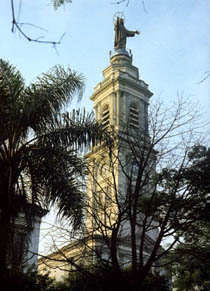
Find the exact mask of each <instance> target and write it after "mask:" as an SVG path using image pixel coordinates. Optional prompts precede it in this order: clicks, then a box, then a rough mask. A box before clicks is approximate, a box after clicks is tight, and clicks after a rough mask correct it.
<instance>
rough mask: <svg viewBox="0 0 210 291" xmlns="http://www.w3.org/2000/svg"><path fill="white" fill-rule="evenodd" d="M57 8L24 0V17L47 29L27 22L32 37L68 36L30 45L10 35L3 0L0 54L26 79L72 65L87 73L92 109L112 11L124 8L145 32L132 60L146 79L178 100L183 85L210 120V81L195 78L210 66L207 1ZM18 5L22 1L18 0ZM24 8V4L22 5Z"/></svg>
mask: <svg viewBox="0 0 210 291" xmlns="http://www.w3.org/2000/svg"><path fill="white" fill-rule="evenodd" d="M72 2H73V3H72V4H66V5H65V7H61V8H60V9H58V10H57V11H55V10H54V9H53V6H52V3H51V1H50V0H45V1H43V0H42V1H41V0H36V1H32V0H31V1H29V0H22V9H21V13H20V22H26V23H32V24H36V25H39V26H41V27H43V28H45V29H46V30H47V31H48V32H44V31H41V30H39V29H37V28H33V27H31V26H25V31H27V33H28V35H30V36H32V37H39V36H44V37H45V39H46V40H48V39H50V40H57V39H59V38H60V36H61V35H62V34H63V33H65V37H64V39H63V41H62V43H61V45H59V46H58V47H57V49H58V53H59V55H57V54H56V52H55V50H54V49H53V48H52V46H51V45H41V44H37V43H29V42H27V41H26V40H25V39H24V38H23V37H21V36H20V35H19V33H18V32H16V33H15V34H14V33H13V34H12V33H11V26H12V24H11V8H10V1H1V4H0V27H1V45H0V57H1V58H3V59H6V60H8V61H10V62H11V63H12V64H14V65H16V66H17V67H18V69H19V70H20V71H21V72H22V74H23V76H24V78H25V80H26V82H27V83H30V82H31V81H35V78H36V76H38V75H40V74H41V73H42V72H47V71H48V70H49V69H50V68H51V67H53V66H54V65H56V64H63V65H64V66H68V65H69V66H70V67H71V68H72V69H75V70H77V71H78V72H80V73H83V74H84V76H85V78H86V91H85V94H84V97H83V101H82V103H81V106H86V107H87V108H88V109H90V110H91V109H92V104H91V102H90V101H89V96H90V95H91V94H92V92H93V88H94V87H95V86H96V84H97V83H98V82H99V81H101V80H102V70H103V69H104V68H105V67H107V66H108V65H109V51H110V50H112V49H113V40H114V30H113V21H112V17H113V15H114V13H116V12H118V11H122V12H123V13H124V14H125V17H126V26H127V28H128V29H130V30H136V29H138V30H140V31H141V34H140V35H139V36H136V37H135V38H130V39H128V42H127V46H128V47H129V48H130V49H132V52H133V64H134V65H135V66H137V67H138V68H139V70H140V77H141V78H142V79H143V80H145V81H146V82H147V83H149V86H150V89H151V90H152V92H153V93H154V97H153V98H154V99H155V98H161V99H162V100H163V101H165V102H167V101H168V100H173V99H175V98H176V95H177V91H179V92H180V93H181V92H184V95H185V97H186V98H189V99H190V100H192V101H195V102H197V101H198V102H199V103H201V105H203V107H204V108H205V110H206V114H207V113H208V114H207V115H206V117H207V118H209V119H210V82H209V81H210V79H208V80H207V81H206V82H203V83H201V84H197V83H198V82H199V81H200V80H201V79H202V78H203V77H204V73H205V72H206V71H209V70H210V33H209V31H210V17H209V15H210V1H209V0H174V1H171V0H144V3H145V8H146V12H145V10H144V7H143V5H142V1H141V0H130V4H129V5H128V6H126V5H125V4H121V5H116V4H112V3H113V2H114V0H73V1H72ZM15 3H16V8H18V4H19V1H18V0H15ZM16 13H17V14H18V9H16Z"/></svg>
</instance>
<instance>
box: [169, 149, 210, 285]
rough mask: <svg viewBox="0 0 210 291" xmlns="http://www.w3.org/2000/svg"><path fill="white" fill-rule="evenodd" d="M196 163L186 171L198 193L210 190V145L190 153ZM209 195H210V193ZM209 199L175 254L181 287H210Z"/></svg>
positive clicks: (175, 272) (186, 175)
mask: <svg viewBox="0 0 210 291" xmlns="http://www.w3.org/2000/svg"><path fill="white" fill-rule="evenodd" d="M189 158H190V160H191V162H192V164H191V166H190V167H189V168H188V169H187V170H186V171H185V177H186V179H188V180H190V181H191V183H192V188H193V191H194V193H196V192H197V191H198V192H200V193H202V192H203V191H205V192H207V193H210V178H209V171H210V148H207V147H205V146H201V145H196V146H194V147H193V149H192V151H191V152H190V153H189ZM208 195H209V194H208ZM209 209H210V205H209V201H203V205H202V208H198V209H195V212H196V213H198V212H200V217H201V219H200V221H199V222H195V223H193V224H191V225H190V226H189V227H188V229H186V231H185V233H184V234H183V237H182V240H181V242H180V245H179V246H177V248H176V249H175V250H174V252H173V253H172V258H173V259H174V260H175V262H176V263H174V265H173V268H172V272H173V274H174V278H175V286H176V288H177V290H186V291H188V290H202V291H204V290H210V271H209V270H210V264H209V262H210V224H209Z"/></svg>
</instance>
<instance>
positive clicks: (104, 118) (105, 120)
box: [102, 105, 110, 128]
mask: <svg viewBox="0 0 210 291" xmlns="http://www.w3.org/2000/svg"><path fill="white" fill-rule="evenodd" d="M109 119H110V116H109V106H108V105H105V106H104V108H103V111H102V125H103V127H104V128H107V127H108V126H109Z"/></svg>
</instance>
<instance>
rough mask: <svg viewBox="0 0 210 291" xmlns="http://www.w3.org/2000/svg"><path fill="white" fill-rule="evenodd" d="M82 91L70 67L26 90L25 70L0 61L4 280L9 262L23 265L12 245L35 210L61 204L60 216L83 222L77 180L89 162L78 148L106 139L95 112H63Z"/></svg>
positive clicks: (0, 259)
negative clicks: (22, 217)
mask: <svg viewBox="0 0 210 291" xmlns="http://www.w3.org/2000/svg"><path fill="white" fill-rule="evenodd" d="M82 91H83V78H82V76H81V75H78V74H77V73H75V72H73V71H71V70H70V69H67V70H64V68H63V67H61V66H56V67H54V68H53V69H52V70H51V71H50V72H49V73H47V74H43V75H42V76H41V77H39V78H38V80H37V82H36V83H33V84H31V85H30V86H26V85H25V83H24V80H23V78H22V76H21V74H20V72H19V71H18V70H17V69H16V68H15V67H13V66H12V65H10V64H9V63H8V62H5V61H3V60H0V132H1V135H0V276H1V277H4V276H5V275H6V274H7V267H8V264H10V269H12V270H14V269H15V268H19V267H20V262H21V259H22V258H21V257H22V256H21V252H20V256H19V257H17V256H16V259H15V260H13V259H14V258H15V257H14V256H13V254H14V252H13V251H12V247H14V246H15V242H16V241H17V235H18V234H20V235H23V234H26V233H27V232H30V230H31V229H32V220H33V219H32V220H31V218H33V217H34V215H35V214H37V211H38V212H39V211H40V208H38V207H35V206H37V205H38V206H42V207H43V206H44V207H49V205H53V204H55V203H57V204H58V206H59V213H60V214H62V215H64V216H68V218H69V219H70V220H71V222H73V224H74V226H75V227H76V226H77V225H78V224H79V223H80V221H81V217H82V210H81V207H82V197H83V196H82V195H83V194H82V190H81V183H80V182H79V180H78V179H77V178H78V176H80V175H81V174H82V168H83V165H84V162H83V160H82V159H81V158H80V156H79V155H78V152H77V149H78V148H80V149H82V147H84V146H87V145H89V144H90V143H91V142H94V140H95V139H96V138H97V137H98V136H99V135H101V136H102V133H101V128H100V126H99V125H98V124H96V123H95V122H94V120H93V116H92V115H91V114H89V115H88V114H85V113H82V112H79V111H74V112H73V113H72V114H69V113H63V114H62V110H63V109H62V108H63V107H64V106H65V105H66V104H68V103H69V102H71V100H72V98H73V96H74V94H75V93H78V94H79V95H78V96H79V98H80V97H81V94H82ZM66 201H68V208H66V206H65V205H66ZM20 213H24V214H25V220H26V221H27V223H26V226H25V227H24V228H23V229H22V227H19V228H18V219H19V218H18V215H19V214H20ZM26 228H27V229H28V230H27V231H26V232H25V231H24V229H26ZM15 229H16V231H15ZM24 248H25V247H24ZM24 248H23V249H24ZM15 252H17V248H16V247H15Z"/></svg>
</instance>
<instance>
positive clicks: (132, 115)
mask: <svg viewBox="0 0 210 291" xmlns="http://www.w3.org/2000/svg"><path fill="white" fill-rule="evenodd" d="M129 123H130V126H131V127H133V128H135V129H138V128H139V110H138V107H137V106H136V105H135V104H131V105H130V110H129Z"/></svg>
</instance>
